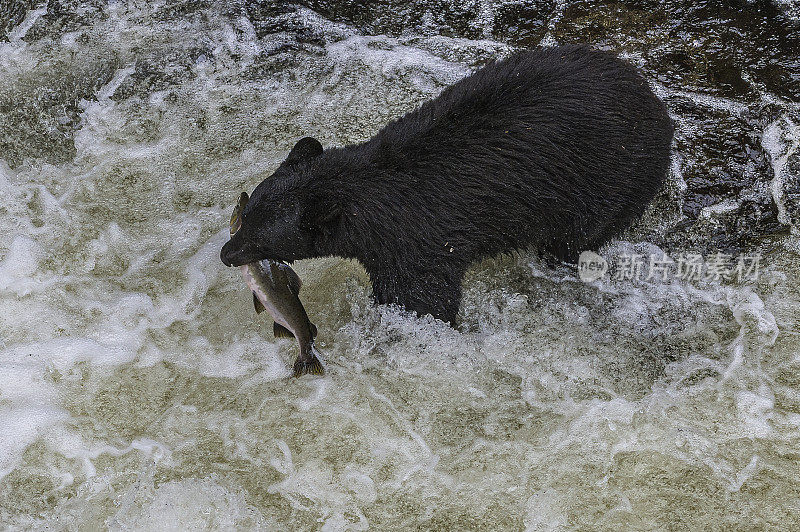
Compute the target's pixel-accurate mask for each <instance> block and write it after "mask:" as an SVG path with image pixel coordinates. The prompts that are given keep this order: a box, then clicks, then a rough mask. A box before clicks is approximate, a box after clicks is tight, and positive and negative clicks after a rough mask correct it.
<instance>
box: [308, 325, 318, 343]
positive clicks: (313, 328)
mask: <svg viewBox="0 0 800 532" xmlns="http://www.w3.org/2000/svg"><path fill="white" fill-rule="evenodd" d="M308 325H309V329H311V339H312V340H313V339H314V338H316V337H317V326H316V325H314V324H313V323H311V322H309V324H308Z"/></svg>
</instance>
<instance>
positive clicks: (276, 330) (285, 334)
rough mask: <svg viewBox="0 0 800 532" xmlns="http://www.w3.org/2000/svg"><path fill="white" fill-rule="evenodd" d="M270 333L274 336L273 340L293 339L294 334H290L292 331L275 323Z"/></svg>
mask: <svg viewBox="0 0 800 532" xmlns="http://www.w3.org/2000/svg"><path fill="white" fill-rule="evenodd" d="M272 333H273V334H274V335H275V338H294V334H292V331H290V330H289V329H287V328H286V327H284V326H283V325H281V324H280V323H278V322H277V321H276V322H275V323H273V324H272Z"/></svg>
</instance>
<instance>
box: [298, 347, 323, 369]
mask: <svg viewBox="0 0 800 532" xmlns="http://www.w3.org/2000/svg"><path fill="white" fill-rule="evenodd" d="M319 354H320V353H319V351H317V349H316V348H315V347H314V344H311V358H310V359H309V360H303V359H302V358H300V357H298V358H297V360H295V361H294V376H295V377H300V376H303V375H309V374H310V375H324V374H325V366H323V365H322V362H320V360H319V358H317V355H319Z"/></svg>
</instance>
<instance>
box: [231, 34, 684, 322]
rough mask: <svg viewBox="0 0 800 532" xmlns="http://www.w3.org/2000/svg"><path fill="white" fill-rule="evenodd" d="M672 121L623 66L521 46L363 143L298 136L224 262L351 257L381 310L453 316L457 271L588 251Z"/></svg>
mask: <svg viewBox="0 0 800 532" xmlns="http://www.w3.org/2000/svg"><path fill="white" fill-rule="evenodd" d="M672 133H673V125H672V121H671V120H670V118H669V116H668V115H667V112H666V110H665V108H664V106H663V104H662V103H661V101H659V100H658V98H656V96H655V95H654V94H653V93H652V92H651V90H650V88H649V87H648V85H647V83H646V82H645V80H644V79H643V78H642V77H641V76H640V75H639V74H638V73H637V72H636V70H635V69H634V68H633V67H632V66H630V65H629V64H628V63H626V62H624V61H622V60H620V59H618V58H616V57H615V56H614V55H612V54H610V53H606V52H600V51H594V50H591V49H589V48H586V47H581V46H562V47H556V48H549V49H541V50H535V51H526V52H522V53H518V54H516V55H513V56H512V57H509V58H508V59H505V60H502V61H497V62H494V63H492V64H489V65H487V66H486V67H484V68H482V69H480V70H478V71H477V72H475V73H474V74H472V75H470V76H467V77H466V78H464V79H462V80H461V81H459V82H458V83H456V84H455V85H452V86H451V87H448V88H447V89H445V90H444V91H442V93H441V94H440V95H439V97H437V98H436V99H434V100H432V101H430V102H427V103H425V104H424V105H422V106H421V107H420V108H419V109H417V110H416V111H413V112H411V113H408V114H407V115H405V116H403V117H402V118H400V119H398V120H396V121H394V122H392V123H390V124H388V125H387V126H386V127H385V128H383V129H382V130H381V131H380V132H378V134H377V135H375V136H374V137H373V138H372V139H370V140H369V141H367V142H364V143H363V144H358V145H354V146H347V147H344V148H330V149H328V150H325V151H324V152H323V150H322V147H321V146H320V145H319V143H318V142H317V141H315V140H314V139H310V138H306V139H303V140H301V141H300V142H299V143H298V144H297V146H295V148H294V149H293V150H292V152H291V153H290V155H289V157H288V158H287V160H286V161H285V162H284V163H283V164H282V165H281V167H280V168H279V169H278V170H277V171H276V172H275V174H274V175H273V176H272V177H270V178H267V179H266V180H264V182H262V183H261V184H260V185H259V186H258V187H257V188H256V190H255V192H254V193H253V196H252V198H251V200H250V203H249V204H248V208H247V209H246V210H245V214H244V223H243V228H242V230H240V231H239V233H237V235H236V237H234V239H232V240H231V242H229V243H228V244H226V246H225V247H224V248H223V251H222V255H221V256H222V259H223V261H224V262H226V264H242V263H245V262H250V261H252V260H255V259H261V258H265V257H269V258H273V259H281V260H295V259H302V258H309V257H318V256H327V255H336V256H340V257H348V258H354V259H357V260H358V261H359V262H361V264H363V265H364V267H365V268H366V270H367V272H368V273H369V276H370V279H371V280H372V283H373V287H374V297H375V299H376V301H377V302H378V303H399V304H401V305H404V306H405V307H406V308H407V309H410V310H414V311H416V312H417V313H419V314H420V315H424V314H428V313H430V314H432V315H433V316H434V317H436V318H440V319H442V320H444V321H448V322H450V323H454V321H455V316H456V313H457V312H458V305H459V302H460V299H461V280H462V276H463V274H464V271H465V270H466V269H467V267H468V266H469V265H470V264H471V263H473V262H475V261H476V260H478V259H481V258H482V257H488V256H493V255H497V254H499V253H502V252H507V251H511V250H515V249H520V248H527V247H538V248H540V249H545V250H548V251H550V252H552V253H553V254H554V255H555V256H556V257H558V258H559V259H562V260H566V261H575V260H576V259H577V255H578V254H579V253H580V251H582V250H584V249H597V248H598V247H599V246H600V245H602V244H603V243H604V242H606V241H607V240H609V239H610V238H611V237H612V236H614V235H616V234H618V233H619V232H620V231H621V230H622V229H624V228H625V227H627V226H628V225H629V223H630V222H631V221H632V220H633V219H634V218H635V217H637V216H639V215H640V214H641V213H642V212H643V211H644V209H645V207H646V206H647V204H648V202H649V201H650V200H651V199H652V198H653V196H654V195H655V194H656V192H657V191H658V190H659V188H660V187H661V186H662V184H663V182H664V179H665V177H666V175H667V170H668V167H669V164H670V144H671V142H672Z"/></svg>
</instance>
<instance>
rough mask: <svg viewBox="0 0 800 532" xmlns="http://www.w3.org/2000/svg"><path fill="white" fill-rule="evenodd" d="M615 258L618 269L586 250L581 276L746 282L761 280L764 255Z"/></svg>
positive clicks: (625, 255) (629, 255)
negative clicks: (759, 277)
mask: <svg viewBox="0 0 800 532" xmlns="http://www.w3.org/2000/svg"><path fill="white" fill-rule="evenodd" d="M616 258H617V260H616V261H614V263H613V264H614V268H613V269H612V268H610V267H609V262H608V261H607V260H606V259H605V258H604V257H602V256H600V255H598V254H597V253H595V252H593V251H584V252H583V253H581V255H580V257H579V258H578V277H579V278H580V279H581V281H584V282H587V283H590V282H592V281H596V280H598V279H601V278H603V276H605V274H606V273H608V272H609V271H611V279H613V280H616V281H624V280H630V281H641V280H645V281H650V280H653V279H656V280H661V281H668V280H670V279H679V280H682V281H714V282H722V281H735V282H737V283H742V282H746V281H756V280H758V274H759V267H760V265H761V255H760V254H752V255H746V254H744V253H742V254H739V255H731V254H728V253H720V252H717V253H713V254H710V255H707V256H703V255H701V254H699V253H680V254H678V255H676V257H675V259H672V258H670V257H668V256H667V254H666V253H661V254H660V255H659V254H649V255H645V254H640V253H621V254H619V255H618V256H617V257H616Z"/></svg>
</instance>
